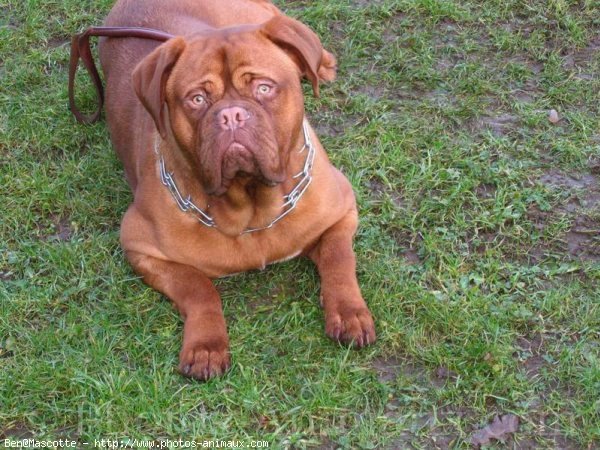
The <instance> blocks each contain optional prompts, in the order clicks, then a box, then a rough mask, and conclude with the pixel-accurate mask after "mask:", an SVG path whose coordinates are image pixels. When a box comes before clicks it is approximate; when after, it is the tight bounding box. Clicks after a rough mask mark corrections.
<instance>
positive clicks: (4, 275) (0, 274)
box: [0, 268, 14, 281]
mask: <svg viewBox="0 0 600 450" xmlns="http://www.w3.org/2000/svg"><path fill="white" fill-rule="evenodd" d="M12 279H14V274H13V273H12V272H11V270H10V269H8V268H0V281H10V280H12Z"/></svg>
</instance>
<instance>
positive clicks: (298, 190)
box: [154, 120, 316, 235]
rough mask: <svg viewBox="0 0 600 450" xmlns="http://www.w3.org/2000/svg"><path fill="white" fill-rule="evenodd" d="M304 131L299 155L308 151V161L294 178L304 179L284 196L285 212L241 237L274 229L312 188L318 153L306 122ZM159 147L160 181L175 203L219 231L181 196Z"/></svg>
mask: <svg viewBox="0 0 600 450" xmlns="http://www.w3.org/2000/svg"><path fill="white" fill-rule="evenodd" d="M302 131H303V132H304V145H303V146H302V148H301V149H300V150H298V153H302V152H303V151H304V150H307V154H306V161H304V166H303V167H302V170H301V171H300V172H298V173H297V174H296V175H294V176H293V177H292V178H294V179H297V178H300V177H302V178H301V179H300V181H298V183H297V184H296V186H295V187H294V189H292V190H291V191H290V193H289V194H287V195H284V196H283V205H282V206H281V208H282V209H283V211H282V212H281V214H279V215H278V216H277V217H275V219H273V220H272V221H271V223H269V224H268V225H266V226H264V227H259V228H246V229H245V230H244V231H242V232H241V233H240V235H242V234H246V233H253V232H255V231H262V230H267V229H269V228H272V227H273V226H274V225H275V224H276V223H277V222H279V221H280V220H281V219H283V218H284V217H285V216H287V215H288V214H289V213H290V212H292V211H293V210H294V208H295V207H296V205H297V204H298V202H299V201H300V199H301V198H302V196H303V195H304V193H305V192H306V190H307V189H308V186H310V183H311V182H312V175H311V172H312V168H313V163H314V161H315V153H316V151H315V146H314V145H313V143H312V140H311V139H310V134H309V132H308V123H307V121H306V120H304V121H303V122H302ZM158 147H159V139H158V138H157V139H156V142H155V144H154V152H155V153H156V154H157V155H158V156H159V168H160V181H161V182H162V184H163V185H165V186H166V187H167V189H169V192H170V193H171V196H172V197H173V199H174V200H175V203H177V206H178V207H179V209H180V210H181V211H183V212H185V213H190V214H192V215H193V216H194V217H195V218H196V219H197V220H198V222H200V223H201V224H203V225H205V226H207V227H210V228H215V229H218V228H219V227H218V226H217V224H216V223H215V221H214V219H213V218H212V217H211V216H210V215H209V214H208V213H207V212H206V211H203V210H202V209H201V208H199V207H198V206H196V204H195V203H194V202H193V201H192V197H191V195H188V196H187V197H186V198H184V197H183V196H182V195H181V193H180V192H179V189H177V185H176V184H175V180H174V178H173V172H167V169H166V167H165V159H164V157H163V155H162V154H161V153H160V151H159V148H158ZM209 207H210V205H207V209H208V208H209Z"/></svg>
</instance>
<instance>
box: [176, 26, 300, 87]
mask: <svg viewBox="0 0 600 450" xmlns="http://www.w3.org/2000/svg"><path fill="white" fill-rule="evenodd" d="M186 43H187V46H186V48H185V50H184V51H183V53H182V54H181V56H180V58H179V60H178V61H177V63H176V65H175V67H174V69H173V72H172V74H171V77H172V78H173V79H175V80H176V86H173V87H174V89H175V90H176V91H182V90H185V88H186V84H189V83H193V84H197V83H204V82H209V83H216V84H220V83H225V84H226V83H230V82H233V83H234V84H236V81H239V80H240V79H241V78H243V77H247V76H248V75H250V76H251V77H252V78H269V79H272V80H273V81H275V82H285V81H289V80H290V78H294V79H297V78H298V76H299V69H298V67H297V65H296V64H295V63H294V61H293V60H292V59H291V58H290V57H289V56H288V55H287V53H286V52H285V51H283V50H282V49H281V48H279V47H278V46H277V45H275V44H274V43H273V42H272V41H270V40H269V39H268V38H267V37H266V36H264V35H263V34H262V33H261V32H260V31H258V30H257V27H255V26H247V27H238V28H234V29H227V30H219V31H217V32H213V33H210V34H203V33H199V34H198V35H195V36H193V37H191V38H189V39H188V40H187V42H186ZM179 93H180V94H183V92H179Z"/></svg>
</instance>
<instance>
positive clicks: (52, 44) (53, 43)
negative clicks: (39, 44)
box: [46, 36, 71, 50]
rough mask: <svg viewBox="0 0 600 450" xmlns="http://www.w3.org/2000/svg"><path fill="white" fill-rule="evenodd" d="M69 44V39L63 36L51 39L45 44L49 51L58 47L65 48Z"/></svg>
mask: <svg viewBox="0 0 600 450" xmlns="http://www.w3.org/2000/svg"><path fill="white" fill-rule="evenodd" d="M70 42H71V41H70V39H69V38H68V37H65V36H60V37H53V38H50V39H48V41H47V42H46V48H47V49H50V50H51V49H55V48H58V47H63V46H67V45H69V43H70Z"/></svg>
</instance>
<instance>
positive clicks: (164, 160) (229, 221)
mask: <svg viewBox="0 0 600 450" xmlns="http://www.w3.org/2000/svg"><path fill="white" fill-rule="evenodd" d="M308 133H309V131H308V126H307V124H304V125H303V127H301V129H300V132H299V133H297V135H296V137H295V138H294V139H293V141H292V143H291V145H290V149H289V151H287V152H285V157H286V159H287V161H284V164H285V167H286V178H285V181H283V182H282V183H281V184H279V185H277V186H267V185H265V184H263V183H261V182H259V181H258V180H256V179H255V178H253V177H250V176H238V177H236V178H235V179H234V180H233V182H232V183H231V186H230V187H229V188H228V190H227V191H226V192H225V193H224V194H223V195H220V196H212V195H209V194H207V193H206V191H205V190H204V188H203V187H202V183H201V182H200V180H198V176H197V173H196V174H195V173H194V172H197V171H195V170H194V169H193V167H194V166H193V164H190V161H188V160H187V158H186V156H185V153H184V152H182V151H180V150H179V148H178V147H177V144H176V141H175V139H173V138H172V137H168V138H167V141H161V140H160V138H157V145H156V146H155V152H156V154H157V156H158V158H159V167H160V168H161V181H162V183H163V184H164V185H165V188H166V189H169V190H170V191H171V195H172V196H173V199H174V201H176V203H177V204H178V205H179V208H180V209H182V214H183V213H186V212H187V213H190V214H192V215H193V216H194V217H196V218H197V219H198V221H199V222H201V223H202V224H204V226H208V227H212V228H215V229H217V230H219V231H220V232H222V233H223V234H226V235H229V236H240V235H243V234H246V233H250V232H253V231H261V230H263V229H268V228H271V227H272V226H275V224H276V222H277V221H279V220H280V219H281V218H283V217H282V214H283V213H284V212H285V211H287V210H288V209H289V208H290V206H291V205H290V202H289V197H290V194H292V196H293V197H294V196H298V194H300V196H301V195H302V193H303V192H302V193H301V191H303V189H299V188H303V187H304V186H305V185H306V186H307V185H308V184H309V183H310V176H311V174H310V170H311V168H312V158H314V151H315V149H314V147H313V144H312V142H311V139H310V137H309V135H308ZM161 166H162V167H161ZM307 168H308V171H307V173H304V172H303V171H306V169H307ZM299 175H300V176H299ZM304 175H306V176H304ZM165 177H166V178H167V179H165ZM169 178H170V179H169ZM302 180H304V181H302ZM294 204H295V202H294ZM292 209H293V208H292ZM184 210H186V212H183V211H184Z"/></svg>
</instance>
